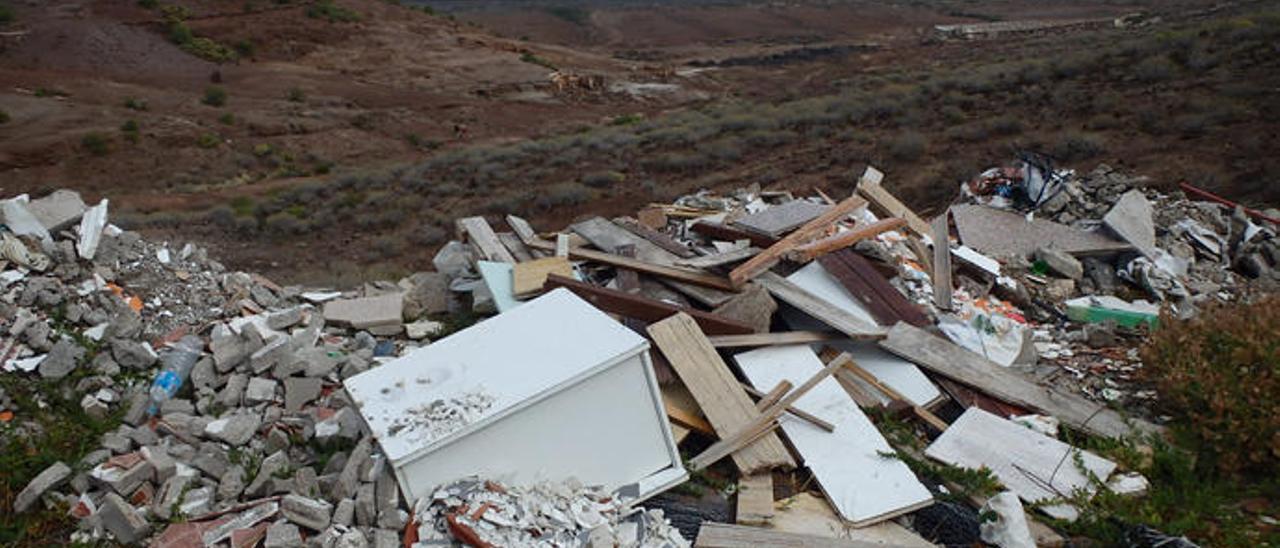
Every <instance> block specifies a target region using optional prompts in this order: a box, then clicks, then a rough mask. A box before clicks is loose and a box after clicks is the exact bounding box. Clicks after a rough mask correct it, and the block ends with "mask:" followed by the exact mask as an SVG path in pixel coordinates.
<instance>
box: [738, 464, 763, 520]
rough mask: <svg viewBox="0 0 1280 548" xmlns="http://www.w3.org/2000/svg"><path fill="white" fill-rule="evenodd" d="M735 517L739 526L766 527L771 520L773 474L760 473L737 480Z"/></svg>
mask: <svg viewBox="0 0 1280 548" xmlns="http://www.w3.org/2000/svg"><path fill="white" fill-rule="evenodd" d="M737 495H738V501H737V507H738V512H737V516H736V518H735V519H734V521H736V522H737V523H738V524H740V525H767V524H768V523H769V520H770V519H773V474H772V473H770V472H761V473H759V474H751V475H749V476H742V477H741V478H738V491H737Z"/></svg>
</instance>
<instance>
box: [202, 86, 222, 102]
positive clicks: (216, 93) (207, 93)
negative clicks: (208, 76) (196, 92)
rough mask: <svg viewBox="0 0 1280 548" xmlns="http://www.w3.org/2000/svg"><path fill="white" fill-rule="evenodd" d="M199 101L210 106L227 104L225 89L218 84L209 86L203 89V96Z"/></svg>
mask: <svg viewBox="0 0 1280 548" xmlns="http://www.w3.org/2000/svg"><path fill="white" fill-rule="evenodd" d="M200 102H201V103H204V104H206V105H209V106H211V107H220V106H223V105H226V104H227V90H225V89H222V88H221V87H218V86H209V87H207V88H205V89H204V97H202V98H201V99H200Z"/></svg>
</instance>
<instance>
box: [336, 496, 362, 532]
mask: <svg viewBox="0 0 1280 548" xmlns="http://www.w3.org/2000/svg"><path fill="white" fill-rule="evenodd" d="M355 517H356V501H355V499H342V500H340V501H338V506H337V508H336V509H334V511H333V524H334V525H341V526H344V527H350V526H351V525H352V524H353V523H354V521H353V520H354V519H355Z"/></svg>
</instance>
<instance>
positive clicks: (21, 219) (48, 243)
mask: <svg viewBox="0 0 1280 548" xmlns="http://www.w3.org/2000/svg"><path fill="white" fill-rule="evenodd" d="M29 206H30V202H28V201H25V200H19V199H17V198H12V199H9V200H4V201H0V224H3V225H5V226H6V227H8V229H9V232H12V233H13V234H15V235H17V236H32V237H34V238H36V239H37V240H40V243H41V246H43V247H45V249H52V248H53V238H52V237H50V236H49V229H47V228H45V227H44V223H41V222H40V219H38V218H36V216H35V215H34V214H33V213H32V212H31V210H30V209H29ZM39 270H43V269H39Z"/></svg>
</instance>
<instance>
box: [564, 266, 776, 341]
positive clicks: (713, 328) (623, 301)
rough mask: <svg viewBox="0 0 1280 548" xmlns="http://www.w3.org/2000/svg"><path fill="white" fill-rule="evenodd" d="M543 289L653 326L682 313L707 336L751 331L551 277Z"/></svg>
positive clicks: (694, 312) (710, 317)
mask: <svg viewBox="0 0 1280 548" xmlns="http://www.w3.org/2000/svg"><path fill="white" fill-rule="evenodd" d="M545 287H546V289H548V290H550V289H552V288H556V287H563V288H566V289H568V290H569V291H572V292H573V293H574V294H575V295H577V296H579V297H581V298H582V299H583V300H585V301H587V302H589V303H591V304H592V305H595V307H596V308H599V309H600V310H604V311H605V312H612V313H614V314H620V315H623V316H626V317H628V318H635V319H637V320H644V321H647V322H656V321H658V320H661V319H663V318H666V317H668V316H670V315H672V314H676V313H685V314H688V315H689V316H691V317H693V319H694V321H696V322H698V326H699V327H701V328H702V329H703V330H704V331H705V332H707V333H714V334H716V335H745V334H747V333H751V332H752V331H753V330H752V328H751V326H749V325H747V324H744V323H742V322H737V321H734V320H730V319H728V318H724V317H721V316H717V315H715V314H712V313H710V312H703V311H701V310H694V309H692V308H689V307H686V306H679V305H674V304H671V303H667V302H663V301H657V300H653V299H649V298H645V297H641V296H639V295H632V294H630V293H626V292H623V291H618V290H617V289H609V288H607V287H599V286H594V285H591V284H589V283H586V282H580V281H578V280H575V279H572V278H566V277H564V276H557V275H555V274H551V275H549V276H547V283H546V285H545Z"/></svg>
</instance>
